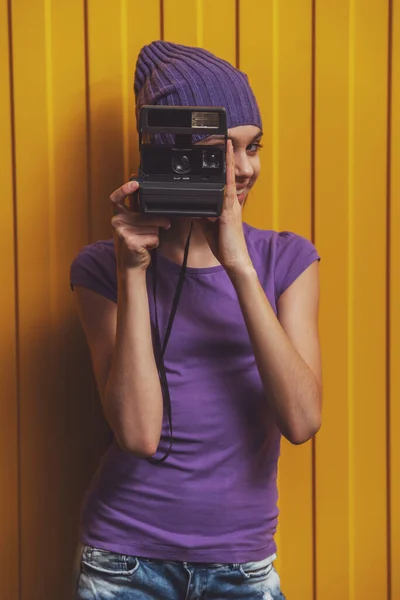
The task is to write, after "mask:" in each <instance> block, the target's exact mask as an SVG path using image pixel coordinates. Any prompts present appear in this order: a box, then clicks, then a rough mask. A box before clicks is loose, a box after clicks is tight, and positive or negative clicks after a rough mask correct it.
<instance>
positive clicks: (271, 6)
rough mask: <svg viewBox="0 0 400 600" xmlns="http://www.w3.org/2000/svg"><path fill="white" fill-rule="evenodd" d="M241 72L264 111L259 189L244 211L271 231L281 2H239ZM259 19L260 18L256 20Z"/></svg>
mask: <svg viewBox="0 0 400 600" xmlns="http://www.w3.org/2000/svg"><path fill="white" fill-rule="evenodd" d="M238 5H239V15H238V26H239V39H238V46H239V47H238V58H239V64H238V66H239V68H240V69H241V70H242V71H244V72H245V73H247V74H248V76H249V79H250V83H251V85H252V88H253V90H254V93H255V95H256V97H257V101H258V104H259V107H260V110H261V114H262V119H263V130H264V140H263V145H264V148H263V150H262V155H261V158H262V171H261V175H260V179H259V181H258V182H257V187H256V189H255V190H254V191H252V192H251V194H250V196H249V198H248V200H247V203H246V209H245V213H244V215H245V219H246V221H248V222H249V223H250V224H252V225H254V226H257V227H262V228H265V229H272V228H273V226H274V225H275V224H274V223H273V204H274V202H275V201H276V197H277V194H276V189H275V186H276V182H277V175H276V164H277V163H276V161H277V157H276V153H275V146H276V144H277V131H276V116H277V110H278V106H277V102H276V97H274V95H273V94H274V89H276V88H274V83H275V80H276V77H277V60H278V56H277V34H278V32H277V26H276V22H275V20H274V19H276V16H277V11H278V0H270V1H268V2H263V0H240V1H239V3H238ZM255 15H257V18H254V16H255Z"/></svg>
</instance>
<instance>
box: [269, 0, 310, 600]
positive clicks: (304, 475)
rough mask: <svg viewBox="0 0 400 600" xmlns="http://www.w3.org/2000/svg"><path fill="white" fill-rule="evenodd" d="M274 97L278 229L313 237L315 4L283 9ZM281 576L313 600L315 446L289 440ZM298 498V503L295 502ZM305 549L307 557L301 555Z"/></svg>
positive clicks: (283, 471)
mask: <svg viewBox="0 0 400 600" xmlns="http://www.w3.org/2000/svg"><path fill="white" fill-rule="evenodd" d="M274 22H275V23H276V31H275V36H276V45H275V46H274V47H275V48H276V58H275V61H274V69H276V76H275V78H274V81H275V86H276V89H275V90H274V92H273V94H274V97H275V102H276V105H277V111H276V115H275V119H276V122H275V123H274V129H275V131H276V134H275V135H276V136H277V143H276V144H275V146H274V162H275V163H276V169H275V177H276V184H275V189H276V194H277V196H276V199H275V202H274V215H275V223H274V225H275V227H277V228H278V229H279V230H288V231H295V232H296V233H299V234H300V235H304V236H305V237H307V238H311V236H312V190H311V173H312V165H311V161H312V116H313V115H312V66H313V36H312V33H313V7H312V2H311V1H310V0H301V1H299V0H288V1H286V2H283V3H282V2H280V3H279V4H278V5H277V15H276V18H275V21H274ZM279 473H280V474H279V491H280V496H279V497H280V500H279V506H280V525H279V557H280V560H279V563H278V565H279V572H280V574H281V578H282V582H283V589H284V593H285V594H286V595H287V596H288V598H291V597H296V598H312V595H313V567H314V564H313V552H314V550H313V461H312V443H308V444H305V445H304V446H301V447H294V446H292V445H290V444H289V443H287V442H286V441H285V440H284V441H283V443H282V456H281V462H280V470H279ZM294 498H296V501H295V502H294V501H293V500H294ZM300 548H301V551H299V550H300Z"/></svg>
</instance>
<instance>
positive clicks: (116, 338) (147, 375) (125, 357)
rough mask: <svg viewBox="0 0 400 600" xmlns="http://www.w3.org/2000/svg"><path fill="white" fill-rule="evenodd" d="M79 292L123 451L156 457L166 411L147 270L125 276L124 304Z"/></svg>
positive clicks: (106, 409) (95, 362)
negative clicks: (158, 365) (152, 330)
mask: <svg viewBox="0 0 400 600" xmlns="http://www.w3.org/2000/svg"><path fill="white" fill-rule="evenodd" d="M76 296H77V302H78V309H79V314H80V318H81V321H82V324H83V327H84V330H85V334H86V338H87V340H88V343H89V347H90V351H91V356H92V363H93V370H94V373H95V377H96V382H97V386H98V389H99V393H100V397H101V402H102V406H103V410H104V414H105V416H106V419H107V421H108V423H109V425H110V427H111V429H112V430H113V433H114V435H115V437H116V440H117V441H118V444H119V445H120V447H121V448H122V449H123V450H125V451H128V452H132V453H134V454H137V455H140V456H152V455H153V454H155V452H156V450H157V446H158V443H159V440H160V435H161V425H162V411H163V409H162V394H161V388H160V382H159V377H158V373H157V368H156V365H155V360H154V353H153V346H152V341H151V331H150V316H149V309H148V299H147V291H146V281H145V276H144V273H143V274H142V273H135V272H129V273H128V274H127V275H126V276H125V277H123V278H121V277H120V285H119V298H118V308H117V306H116V305H115V304H114V303H113V302H111V301H110V300H107V299H106V298H103V297H102V296H100V295H99V294H96V293H95V292H92V291H90V290H87V289H85V288H82V287H76Z"/></svg>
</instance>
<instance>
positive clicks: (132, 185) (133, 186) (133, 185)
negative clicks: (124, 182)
mask: <svg viewBox="0 0 400 600" xmlns="http://www.w3.org/2000/svg"><path fill="white" fill-rule="evenodd" d="M137 186H138V182H137V181H130V182H129V186H128V187H129V189H130V190H136V188H137Z"/></svg>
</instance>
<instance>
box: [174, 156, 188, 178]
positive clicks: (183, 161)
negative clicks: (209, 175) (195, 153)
mask: <svg viewBox="0 0 400 600" xmlns="http://www.w3.org/2000/svg"><path fill="white" fill-rule="evenodd" d="M172 168H173V170H174V171H175V173H178V174H179V175H184V174H185V173H189V172H190V171H191V170H192V162H191V159H190V155H189V154H188V153H187V152H174V154H173V158H172Z"/></svg>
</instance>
